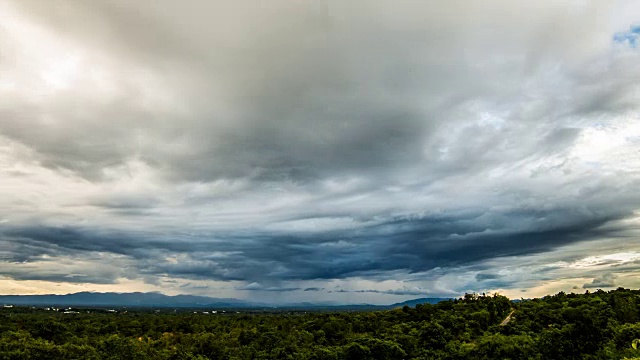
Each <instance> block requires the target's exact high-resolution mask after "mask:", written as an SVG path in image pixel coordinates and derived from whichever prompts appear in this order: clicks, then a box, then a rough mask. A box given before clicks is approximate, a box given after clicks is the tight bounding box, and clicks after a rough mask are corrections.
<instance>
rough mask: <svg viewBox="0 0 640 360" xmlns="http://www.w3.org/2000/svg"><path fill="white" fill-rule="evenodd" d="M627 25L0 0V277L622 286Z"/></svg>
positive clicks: (327, 7)
mask: <svg viewBox="0 0 640 360" xmlns="http://www.w3.org/2000/svg"><path fill="white" fill-rule="evenodd" d="M239 3H240V4H239ZM639 21H640V3H638V2H637V1H635V0H626V1H625V0H620V1H599V0H598V1H596V0H594V1H586V0H566V1H558V0H553V1H552V0H548V1H546V0H545V1H514V0H494V1H473V0H466V1H459V0H453V1H446V2H445V1H439V2H435V1H417V0H416V1H413V0H406V1H370V0H367V1H359V0H349V1H342V0H340V1H338V0H315V1H306V0H301V1H291V0H282V1H280V0H276V1H273V0H270V1H257V0H256V1H243V2H235V1H204V0H203V1H180V2H176V1H151V0H149V1H124V0H122V1H109V0H101V1H80V0H77V1H72V0H67V1H55V0H53V1H42V0H15V1H14V0H0V292H1V293H3V294H38V293H68V292H76V291H122V292H128V291H160V292H163V293H167V294H178V293H185V294H200V295H209V296H214V297H236V298H247V299H257V300H259V301H263V302H274V303H277V302H293V301H309V300H315V301H334V302H350V303H360V302H369V303H391V302H397V301H403V300H406V299H409V298H416V297H423V296H431V297H436V296H453V295H460V294H464V293H465V292H473V291H475V292H495V291H497V292H500V293H502V294H506V295H508V296H511V297H514V298H519V297H533V296H541V295H545V294H549V293H554V292H557V291H560V290H563V291H566V292H571V291H573V292H584V291H585V290H586V289H589V290H592V289H593V290H595V289H597V288H603V289H610V288H615V287H618V286H624V287H632V288H638V287H640V275H637V274H638V273H640V112H639V110H640V48H639V47H638V46H639V45H640V44H639V43H638V42H640V39H639V37H640V25H638V24H639V23H638V22H639Z"/></svg>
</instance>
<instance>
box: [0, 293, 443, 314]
mask: <svg viewBox="0 0 640 360" xmlns="http://www.w3.org/2000/svg"><path fill="white" fill-rule="evenodd" d="M443 300H448V298H420V299H414V300H409V301H405V302H401V303H395V304H391V305H370V304H356V305H335V304H323V303H308V302H305V303H292V304H285V305H273V304H264V303H258V302H251V301H245V300H239V299H229V298H212V297H207V296H194V295H176V296H169V295H164V294H160V293H155V292H150V293H142V292H134V293H96V292H79V293H75V294H67V295H0V304H6V305H30V306H67V307H68V306H76V307H78V306H79V307H149V308H154V307H155V308H221V309H313V310H375V309H380V310H383V309H392V308H396V307H403V306H405V305H408V306H411V307H413V306H415V305H416V304H423V303H429V304H435V303H438V302H440V301H443Z"/></svg>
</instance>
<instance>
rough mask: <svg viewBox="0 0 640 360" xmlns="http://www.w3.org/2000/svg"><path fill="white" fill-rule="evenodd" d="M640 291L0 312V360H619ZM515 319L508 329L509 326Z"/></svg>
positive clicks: (626, 348)
mask: <svg viewBox="0 0 640 360" xmlns="http://www.w3.org/2000/svg"><path fill="white" fill-rule="evenodd" d="M639 305H640V291H637V290H625V289H618V290H615V291H611V292H604V291H597V292H594V293H590V294H589V293H587V294H565V293H559V294H557V295H554V296H548V297H545V298H542V299H534V300H523V301H519V302H512V301H510V300H509V299H507V298H506V297H503V296H500V295H492V296H484V295H482V296H478V295H466V296H465V297H464V298H462V299H458V300H453V301H445V302H441V303H439V304H436V305H429V304H424V305H417V306H416V307H415V308H409V307H406V306H405V307H404V308H401V309H395V310H390V311H376V312H342V313H301V312H297V313H294V312H289V313H285V312H283V313H274V314H266V313H262V314H257V313H254V314H236V313H231V314H215V315H214V314H203V313H202V311H201V310H200V311H198V313H197V314H194V313H193V312H182V313H180V312H176V313H173V312H169V311H163V312H159V313H158V312H153V311H129V312H127V313H106V312H99V311H96V310H91V311H90V312H89V313H87V310H86V309H85V310H83V311H82V312H81V313H78V314H69V313H68V314H64V313H61V312H54V311H45V310H42V309H31V308H10V309H8V308H4V309H0V359H42V360H44V359H134V360H135V359H201V360H203V359H578V358H580V359H620V358H625V357H627V358H633V357H634V356H640V350H636V349H634V348H632V342H633V341H634V339H638V338H640V312H639ZM512 311H513V314H512V316H511V319H510V321H508V323H506V324H504V323H503V324H502V325H501V323H502V322H503V320H504V319H505V318H506V317H507V316H508V315H509V314H510V313H511V312H512Z"/></svg>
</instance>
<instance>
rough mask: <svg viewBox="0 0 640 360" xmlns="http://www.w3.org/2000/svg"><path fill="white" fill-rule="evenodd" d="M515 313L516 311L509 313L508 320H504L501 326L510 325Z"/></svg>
mask: <svg viewBox="0 0 640 360" xmlns="http://www.w3.org/2000/svg"><path fill="white" fill-rule="evenodd" d="M514 312H515V310H511V312H510V313H509V315H507V317H506V318H504V320H502V322H501V323H500V326H505V325H507V324H508V323H509V321H511V315H513V313H514Z"/></svg>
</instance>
